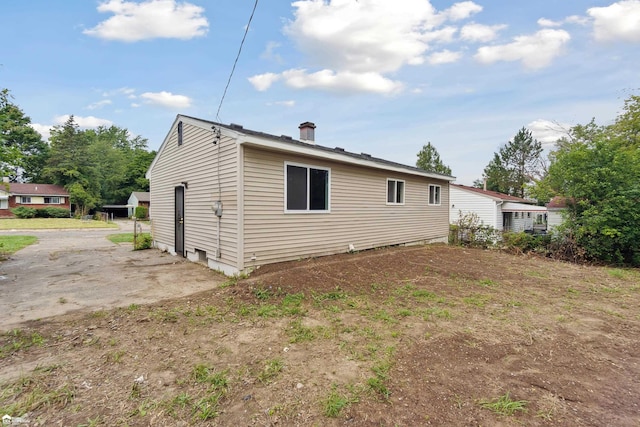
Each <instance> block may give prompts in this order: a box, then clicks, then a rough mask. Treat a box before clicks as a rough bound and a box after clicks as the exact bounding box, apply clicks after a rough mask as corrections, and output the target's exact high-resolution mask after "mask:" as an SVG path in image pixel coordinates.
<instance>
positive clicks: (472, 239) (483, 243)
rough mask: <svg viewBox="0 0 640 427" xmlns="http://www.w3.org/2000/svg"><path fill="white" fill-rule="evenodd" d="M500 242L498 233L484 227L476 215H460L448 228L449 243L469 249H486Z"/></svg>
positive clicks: (486, 226) (489, 227)
mask: <svg viewBox="0 0 640 427" xmlns="http://www.w3.org/2000/svg"><path fill="white" fill-rule="evenodd" d="M499 240H500V232H499V231H498V230H496V229H495V228H493V227H491V226H488V225H484V224H482V223H481V222H480V218H479V217H478V215H477V214H476V213H468V214H465V215H462V212H461V213H460V218H459V219H458V221H457V222H456V223H455V224H452V225H451V226H450V228H449V243H450V244H453V245H463V246H470V247H479V248H488V247H491V246H495V244H496V243H497V242H498V241H499Z"/></svg>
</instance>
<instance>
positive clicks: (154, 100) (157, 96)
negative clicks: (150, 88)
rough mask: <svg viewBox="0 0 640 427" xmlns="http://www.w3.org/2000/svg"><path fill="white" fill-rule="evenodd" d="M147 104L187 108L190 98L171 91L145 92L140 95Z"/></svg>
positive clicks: (189, 104)
mask: <svg viewBox="0 0 640 427" xmlns="http://www.w3.org/2000/svg"><path fill="white" fill-rule="evenodd" d="M140 98H142V99H144V100H145V102H146V103H147V104H153V105H159V106H161V107H167V108H188V107H190V106H191V98H189V97H188V96H184V95H174V94H172V93H171V92H165V91H162V92H145V93H143V94H142V95H140Z"/></svg>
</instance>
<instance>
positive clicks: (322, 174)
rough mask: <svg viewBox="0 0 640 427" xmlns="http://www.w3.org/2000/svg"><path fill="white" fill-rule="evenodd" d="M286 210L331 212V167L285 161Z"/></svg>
mask: <svg viewBox="0 0 640 427" xmlns="http://www.w3.org/2000/svg"><path fill="white" fill-rule="evenodd" d="M284 170H285V177H284V179H285V212H329V188H330V177H331V169H329V168H322V167H316V166H308V165H301V164H295V163H288V162H285V164H284Z"/></svg>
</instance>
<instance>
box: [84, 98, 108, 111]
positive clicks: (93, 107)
mask: <svg viewBox="0 0 640 427" xmlns="http://www.w3.org/2000/svg"><path fill="white" fill-rule="evenodd" d="M110 104H111V100H110V99H103V100H102V101H98V102H94V103H93V104H89V105H87V110H97V109H98V108H102V107H104V106H105V105H110Z"/></svg>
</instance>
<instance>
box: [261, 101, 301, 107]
mask: <svg viewBox="0 0 640 427" xmlns="http://www.w3.org/2000/svg"><path fill="white" fill-rule="evenodd" d="M267 105H279V106H282V107H295V105H296V101H294V100H288V101H276V102H272V103H269V104H267Z"/></svg>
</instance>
